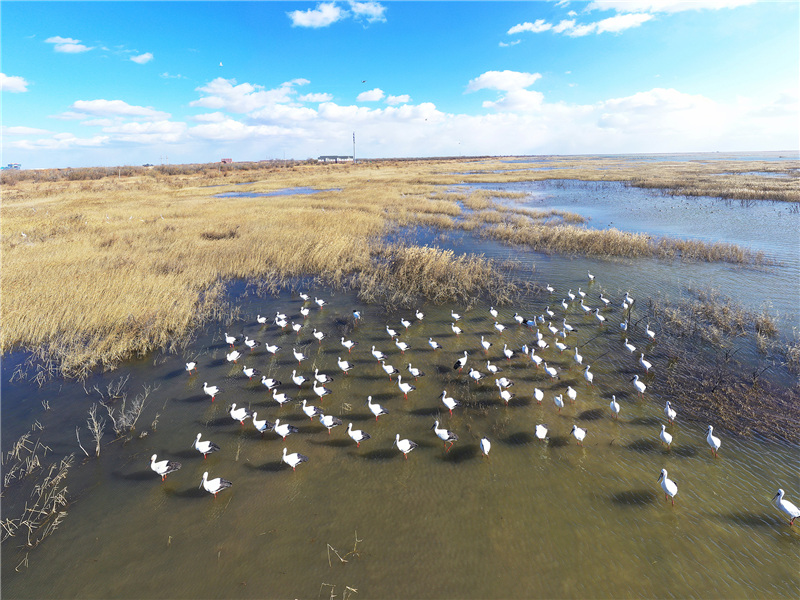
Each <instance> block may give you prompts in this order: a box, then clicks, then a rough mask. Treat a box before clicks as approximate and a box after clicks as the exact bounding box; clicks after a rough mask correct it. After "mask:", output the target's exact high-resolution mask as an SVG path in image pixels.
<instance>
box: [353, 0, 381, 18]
mask: <svg viewBox="0 0 800 600" xmlns="http://www.w3.org/2000/svg"><path fill="white" fill-rule="evenodd" d="M349 4H350V10H351V11H352V12H353V16H354V18H356V19H362V18H363V19H366V21H367V22H368V23H375V22H378V21H386V17H385V16H384V13H385V12H386V7H385V6H383V5H382V4H380V3H379V2H352V1H351V2H350V3H349Z"/></svg>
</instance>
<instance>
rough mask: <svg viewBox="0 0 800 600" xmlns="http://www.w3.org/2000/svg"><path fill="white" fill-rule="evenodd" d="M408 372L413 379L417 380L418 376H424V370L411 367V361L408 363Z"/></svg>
mask: <svg viewBox="0 0 800 600" xmlns="http://www.w3.org/2000/svg"><path fill="white" fill-rule="evenodd" d="M408 372H409V373H411V376H412V377H413V378H414V381H417V380H418V379H419V378H420V377H425V371H422V370H421V369H418V368H417V367H412V366H411V363H408Z"/></svg>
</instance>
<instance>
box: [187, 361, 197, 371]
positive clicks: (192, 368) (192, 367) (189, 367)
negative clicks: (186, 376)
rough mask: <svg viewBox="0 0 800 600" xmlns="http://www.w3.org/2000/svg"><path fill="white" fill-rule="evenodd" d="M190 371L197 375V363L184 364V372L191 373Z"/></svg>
mask: <svg viewBox="0 0 800 600" xmlns="http://www.w3.org/2000/svg"><path fill="white" fill-rule="evenodd" d="M192 371H194V372H195V373H197V363H196V362H195V361H190V362H187V363H186V372H187V373H191V372H192Z"/></svg>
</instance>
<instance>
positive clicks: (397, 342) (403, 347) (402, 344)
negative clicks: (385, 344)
mask: <svg viewBox="0 0 800 600" xmlns="http://www.w3.org/2000/svg"><path fill="white" fill-rule="evenodd" d="M394 345H395V346H397V347H398V348H399V349H400V354H405V353H406V350H408V348H409V345H408V344H406V343H405V342H401V341H400V340H395V341H394Z"/></svg>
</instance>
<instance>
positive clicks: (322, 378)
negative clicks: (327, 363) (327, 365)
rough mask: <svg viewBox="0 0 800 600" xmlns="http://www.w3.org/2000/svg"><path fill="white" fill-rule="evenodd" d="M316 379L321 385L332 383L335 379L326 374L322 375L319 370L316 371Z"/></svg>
mask: <svg viewBox="0 0 800 600" xmlns="http://www.w3.org/2000/svg"><path fill="white" fill-rule="evenodd" d="M314 379H316V380H317V381H319V382H320V383H330V382H331V381H333V377H331V376H330V375H326V374H325V373H323V374H322V375H320V373H319V369H318V368H316V369H314Z"/></svg>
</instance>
